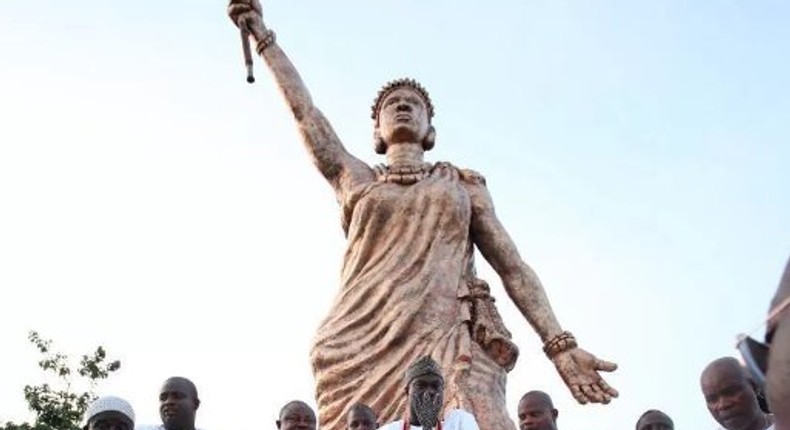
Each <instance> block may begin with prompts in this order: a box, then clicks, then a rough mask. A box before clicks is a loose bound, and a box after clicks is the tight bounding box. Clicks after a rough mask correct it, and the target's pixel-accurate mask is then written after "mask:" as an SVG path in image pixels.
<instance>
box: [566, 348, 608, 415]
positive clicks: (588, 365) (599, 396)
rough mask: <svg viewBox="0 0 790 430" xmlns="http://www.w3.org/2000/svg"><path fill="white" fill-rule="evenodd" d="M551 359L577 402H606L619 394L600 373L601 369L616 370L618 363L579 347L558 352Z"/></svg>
mask: <svg viewBox="0 0 790 430" xmlns="http://www.w3.org/2000/svg"><path fill="white" fill-rule="evenodd" d="M551 361H552V362H553V363H554V366H555V367H556V368H557V372H558V373H559V374H560V377H561V378H562V380H563V381H564V382H565V385H567V386H568V388H570V390H571V394H572V395H573V397H574V398H575V399H576V401H577V402H579V403H581V404H586V403H604V404H605V403H609V402H610V401H611V400H612V399H613V398H615V397H617V396H618V393H617V390H615V389H614V388H612V387H610V386H609V384H607V383H606V381H604V380H603V378H602V377H601V375H599V374H598V372H599V371H601V372H613V371H615V370H616V369H617V364H615V363H611V362H608V361H606V360H601V359H599V358H597V357H595V356H594V355H592V354H590V353H589V352H587V351H585V350H583V349H581V348H578V347H577V348H571V349H568V350H567V351H563V352H560V353H558V354H557V355H555V356H554V358H552V359H551Z"/></svg>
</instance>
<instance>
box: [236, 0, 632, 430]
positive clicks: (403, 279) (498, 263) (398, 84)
mask: <svg viewBox="0 0 790 430" xmlns="http://www.w3.org/2000/svg"><path fill="white" fill-rule="evenodd" d="M228 13H229V15H230V17H231V19H232V20H233V22H234V23H236V24H237V25H238V26H239V27H240V28H241V29H242V30H245V31H248V32H249V34H250V35H251V37H252V38H253V40H254V41H255V42H256V50H257V52H258V54H259V55H260V56H261V57H263V59H264V60H265V61H266V64H268V66H269V68H270V69H271V71H272V73H273V74H274V77H275V79H276V81H277V84H278V85H279V87H280V89H281V91H282V93H283V95H284V96H285V100H286V102H287V103H288V106H289V107H290V108H291V111H292V112H293V115H294V118H295V119H296V122H297V125H298V127H299V131H300V132H301V134H302V140H303V141H304V144H305V146H306V147H307V151H308V152H309V153H310V156H311V158H312V160H313V162H314V163H315V165H316V167H318V170H319V171H320V172H321V174H322V175H323V176H324V178H325V179H326V180H327V181H328V182H329V183H330V184H331V185H332V188H334V190H335V193H336V195H337V200H338V202H339V203H340V206H341V211H342V224H343V229H344V231H345V233H346V236H347V238H348V248H347V250H346V253H345V258H344V261H343V271H342V277H341V285H340V291H338V294H337V297H336V299H335V301H334V303H333V305H332V310H331V312H330V314H329V316H328V317H327V318H326V319H325V320H324V321H323V323H322V325H321V327H320V328H319V329H318V333H317V334H316V337H315V339H314V343H313V347H312V352H311V361H312V364H313V372H314V375H315V378H316V396H317V402H318V408H319V415H320V427H321V428H322V429H323V430H341V429H342V428H343V427H344V425H343V417H344V413H345V411H346V410H347V408H349V407H351V406H352V405H353V404H355V403H364V404H367V405H369V406H371V407H372V408H373V409H374V410H376V411H377V412H378V414H379V420H380V422H389V421H395V420H397V419H400V418H402V414H405V413H406V411H407V408H406V396H405V395H404V394H403V374H404V371H405V370H406V368H407V367H408V365H409V364H410V363H412V362H414V361H415V360H416V359H417V358H419V357H422V356H424V355H431V356H432V357H433V358H434V359H435V360H437V361H438V362H439V363H441V366H442V371H443V374H444V379H445V407H446V408H463V409H466V410H468V411H470V412H472V413H473V414H474V415H475V417H476V418H477V421H478V423H479V424H480V428H481V429H483V430H512V429H513V428H514V427H515V426H514V424H513V421H512V420H511V419H510V418H509V417H508V414H507V408H506V405H505V379H506V373H507V371H509V370H510V369H512V367H513V366H514V364H515V361H516V357H517V355H518V349H517V348H516V347H515V345H514V344H513V343H511V341H510V333H508V332H507V330H506V329H505V327H504V326H503V325H502V322H501V320H500V318H499V314H498V313H497V311H496V309H495V308H494V306H493V300H492V299H491V297H490V295H489V294H488V285H487V284H486V283H485V282H484V281H482V280H480V279H478V278H477V277H476V275H475V270H474V262H473V261H472V258H473V249H474V247H475V246H476V247H477V248H478V249H479V250H480V252H481V253H482V255H483V256H484V257H485V259H486V260H487V261H488V262H489V263H490V264H491V266H492V267H493V268H494V270H495V271H496V272H497V274H499V276H500V277H501V279H502V283H503V284H504V286H505V289H506V291H507V293H508V295H509V296H510V298H511V299H512V300H513V302H514V303H515V304H516V306H517V307H518V309H519V310H520V311H521V313H522V314H523V315H524V317H526V319H527V321H529V323H530V324H531V325H532V327H533V328H534V329H535V331H536V332H537V333H538V334H539V335H540V338H541V339H542V340H543V342H544V351H545V352H546V354H547V355H548V357H549V358H550V359H551V360H552V362H553V363H554V365H555V366H556V368H557V371H558V372H559V374H560V375H561V377H562V379H563V380H564V381H565V383H566V384H567V385H568V387H569V388H570V390H571V393H572V394H573V396H574V397H575V398H576V400H577V401H579V402H580V403H587V402H602V403H607V402H609V400H611V398H612V397H615V396H617V392H616V391H615V390H614V389H612V388H611V387H609V385H607V383H606V382H605V381H604V380H603V379H602V378H601V377H600V375H599V374H598V371H613V370H614V369H615V368H616V365H614V364H613V363H609V362H606V361H603V360H600V359H598V358H596V357H595V356H593V355H592V354H590V353H588V352H586V351H584V350H582V349H580V348H578V347H577V345H576V341H575V339H574V338H573V336H572V335H571V334H570V333H568V332H565V331H563V330H562V328H561V327H560V324H559V322H557V319H556V318H555V316H554V313H553V312H552V310H551V306H550V305H549V302H548V299H547V297H546V294H545V292H544V290H543V287H542V286H541V284H540V281H539V280H538V278H537V276H536V275H535V273H534V272H533V271H532V269H530V268H529V266H527V265H526V264H525V263H524V262H523V261H522V259H521V257H520V256H519V254H518V251H517V250H516V246H515V244H514V243H513V241H512V240H511V238H510V237H509V236H508V234H507V232H506V231H505V229H504V228H503V226H502V224H500V222H499V220H498V219H497V217H496V215H495V213H494V206H493V203H492V201H491V196H490V195H489V193H488V190H487V189H486V184H485V180H484V179H483V177H482V176H481V175H480V174H478V173H476V172H474V171H471V170H466V169H461V168H458V167H455V166H453V165H452V164H449V163H445V162H440V163H426V162H425V161H424V159H423V155H424V153H425V151H427V150H429V149H431V148H432V147H433V145H434V139H435V136H436V134H435V130H434V128H433V126H432V125H431V118H432V117H433V114H434V108H433V105H432V103H431V99H430V98H429V96H428V93H427V92H426V91H425V89H423V87H422V86H420V85H419V84H418V83H417V82H415V81H413V80H410V79H401V80H396V81H393V82H390V83H388V84H387V85H385V86H384V88H383V89H382V90H381V91H380V92H379V94H378V97H377V98H376V100H375V103H374V105H373V112H372V117H373V121H374V127H375V149H376V152H378V153H380V154H384V155H385V156H386V159H387V162H386V164H383V165H380V166H376V167H370V166H368V165H367V164H365V163H364V162H362V161H361V160H359V159H357V158H356V157H354V156H353V155H351V154H349V153H348V152H347V151H346V149H345V148H344V147H343V145H342V143H341V142H340V139H338V137H337V135H335V132H334V130H333V129H332V127H331V126H330V124H329V122H328V121H327V119H326V118H325V117H324V115H323V114H322V113H321V112H320V111H319V110H318V108H316V107H315V106H314V105H313V102H312V100H311V98H310V94H309V92H308V91H307V88H306V87H305V85H304V84H303V83H302V80H301V78H300V76H299V73H298V72H297V71H296V69H295V68H294V65H293V64H292V63H291V61H290V60H289V59H288V57H287V56H286V55H285V53H284V52H283V51H282V49H280V47H279V46H278V45H277V43H276V41H275V35H274V32H273V31H271V30H269V29H267V28H266V27H265V26H264V24H263V21H262V13H261V7H260V5H259V4H258V2H257V0H231V2H230V6H229V8H228Z"/></svg>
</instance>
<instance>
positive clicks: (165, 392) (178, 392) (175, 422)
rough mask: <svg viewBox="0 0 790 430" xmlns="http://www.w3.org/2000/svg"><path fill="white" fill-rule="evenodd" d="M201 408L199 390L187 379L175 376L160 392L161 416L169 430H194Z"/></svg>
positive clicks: (166, 382) (163, 385)
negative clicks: (198, 410)
mask: <svg viewBox="0 0 790 430" xmlns="http://www.w3.org/2000/svg"><path fill="white" fill-rule="evenodd" d="M198 407H200V399H199V398H198V393H197V388H196V387H195V384H193V383H192V381H190V380H189V379H187V378H182V377H180V376H174V377H172V378H169V379H168V380H166V381H165V383H164V384H162V389H161V390H160V391H159V416H160V417H161V418H162V424H164V426H165V428H166V429H167V430H194V428H195V413H196V412H197V409H198Z"/></svg>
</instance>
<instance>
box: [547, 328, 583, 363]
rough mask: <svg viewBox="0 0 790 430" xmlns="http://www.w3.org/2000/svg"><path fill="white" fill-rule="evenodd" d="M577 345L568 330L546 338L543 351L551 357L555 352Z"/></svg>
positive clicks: (554, 355) (555, 354)
mask: <svg viewBox="0 0 790 430" xmlns="http://www.w3.org/2000/svg"><path fill="white" fill-rule="evenodd" d="M577 346H579V345H578V344H577V343H576V338H575V337H573V334H571V332H569V331H564V332H562V333H560V334H558V335H555V336H554V337H552V338H551V339H549V340H547V341H546V343H544V344H543V352H545V353H546V356H547V357H549V359H553V358H554V357H556V356H557V354H559V353H561V352H565V351H567V350H569V349H573V348H576V347H577Z"/></svg>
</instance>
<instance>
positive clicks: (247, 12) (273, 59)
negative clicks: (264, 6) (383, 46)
mask: <svg viewBox="0 0 790 430" xmlns="http://www.w3.org/2000/svg"><path fill="white" fill-rule="evenodd" d="M228 15H229V16H230V19H231V20H232V21H233V22H234V23H235V24H236V25H237V26H238V27H239V28H240V29H241V30H243V31H246V32H248V33H249V35H250V36H251V37H252V38H253V40H254V41H255V42H256V44H255V50H256V51H257V52H258V55H260V56H261V57H262V58H263V59H264V60H265V61H266V64H267V65H268V66H269V69H270V70H271V71H272V73H273V74H274V78H275V80H276V81H277V85H278V86H279V87H280V91H282V93H283V96H284V97H285V100H286V102H287V103H288V106H289V107H290V108H291V112H292V113H293V115H294V118H295V119H296V122H297V125H298V126H299V132H300V133H301V134H302V139H303V141H304V143H305V146H306V147H307V150H308V152H309V153H310V155H311V157H312V159H313V163H315V165H316V167H318V170H319V171H320V172H321V174H322V175H324V177H325V178H326V180H327V181H329V183H330V184H332V187H334V189H335V191H336V192H338V193H341V192H343V191H344V190H349V189H350V188H351V187H353V186H354V185H357V184H360V183H365V182H370V181H372V180H374V174H373V170H372V169H371V168H370V167H369V166H368V165H367V164H365V163H364V162H362V161H361V160H359V159H357V158H356V157H354V156H353V155H351V154H350V153H349V152H348V151H346V149H345V148H344V147H343V144H342V143H341V142H340V139H339V138H338V137H337V135H336V134H335V131H334V130H333V129H332V126H331V125H330V124H329V121H327V119H326V117H325V116H324V114H323V113H321V111H320V110H318V108H316V107H315V106H314V105H313V100H312V98H311V97H310V92H309V91H308V90H307V87H306V86H305V84H304V83H303V82H302V78H301V76H299V72H297V70H296V68H295V67H294V65H293V63H292V62H291V60H290V59H289V58H288V56H287V55H285V52H283V50H282V49H280V47H279V46H278V45H277V42H276V39H275V34H274V32H273V31H272V30H270V29H267V28H266V26H265V25H264V24H263V18H262V10H261V5H260V3H259V2H258V0H230V4H229V5H228Z"/></svg>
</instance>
